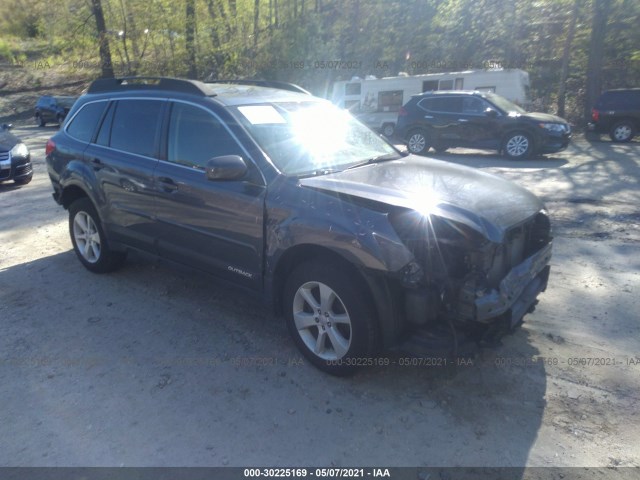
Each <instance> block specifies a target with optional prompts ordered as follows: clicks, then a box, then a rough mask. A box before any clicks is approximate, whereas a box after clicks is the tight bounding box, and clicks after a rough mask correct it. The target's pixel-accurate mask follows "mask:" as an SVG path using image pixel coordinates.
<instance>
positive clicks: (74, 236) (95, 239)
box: [69, 198, 126, 273]
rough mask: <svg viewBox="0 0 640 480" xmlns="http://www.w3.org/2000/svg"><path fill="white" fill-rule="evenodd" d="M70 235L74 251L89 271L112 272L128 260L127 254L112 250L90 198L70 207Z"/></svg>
mask: <svg viewBox="0 0 640 480" xmlns="http://www.w3.org/2000/svg"><path fill="white" fill-rule="evenodd" d="M69 233H70V235H71V242H72V243H73V249H74V251H75V252H76V255H77V256H78V259H79V260H80V262H81V263H82V265H84V267H85V268H86V269H87V270H90V271H92V272H94V273H107V272H112V271H114V270H116V269H117V268H119V267H120V266H121V265H122V263H123V262H124V260H125V258H126V252H117V251H113V250H111V248H110V247H109V242H108V241H107V237H106V236H105V234H104V230H103V229H102V224H101V223H100V217H99V216H98V213H97V212H96V209H95V207H94V206H93V203H91V200H89V199H88V198H80V199H78V200H76V201H75V202H73V203H72V204H71V206H70V207H69Z"/></svg>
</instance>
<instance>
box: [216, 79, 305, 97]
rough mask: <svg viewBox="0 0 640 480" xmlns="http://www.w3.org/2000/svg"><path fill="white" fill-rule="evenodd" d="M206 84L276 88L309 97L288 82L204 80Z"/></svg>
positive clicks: (298, 87)
mask: <svg viewBox="0 0 640 480" xmlns="http://www.w3.org/2000/svg"><path fill="white" fill-rule="evenodd" d="M206 83H228V84H231V85H253V86H255V87H267V88H276V89H278V90H288V91H290V92H297V93H304V94H306V95H311V93H310V92H308V91H307V90H305V89H304V88H302V87H301V86H300V85H296V84H295V83H289V82H281V81H279V80H206Z"/></svg>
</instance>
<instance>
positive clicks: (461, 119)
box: [458, 118, 469, 122]
mask: <svg viewBox="0 0 640 480" xmlns="http://www.w3.org/2000/svg"><path fill="white" fill-rule="evenodd" d="M458 121H459V122H468V121H469V120H468V119H466V118H459V119H458Z"/></svg>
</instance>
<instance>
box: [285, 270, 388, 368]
mask: <svg viewBox="0 0 640 480" xmlns="http://www.w3.org/2000/svg"><path fill="white" fill-rule="evenodd" d="M353 280H354V279H350V278H349V277H348V276H345V275H344V269H341V268H340V266H338V265H333V264H331V263H327V264H321V263H315V262H314V263H305V264H302V265H300V266H298V267H297V268H296V269H294V271H293V272H292V273H291V275H290V276H289V279H288V281H287V284H286V286H285V291H284V302H285V303H284V305H285V309H286V310H285V313H286V320H287V327H288V329H289V333H290V334H291V336H292V337H293V340H294V342H295V343H296V345H297V347H298V348H299V349H300V351H301V352H302V354H303V355H304V356H305V357H306V358H307V359H308V360H309V361H310V362H311V363H313V364H314V365H315V366H316V367H318V368H319V369H320V370H323V371H325V372H327V373H330V374H332V375H348V374H351V373H353V372H354V371H355V369H356V366H357V364H358V360H362V359H366V358H370V357H371V356H372V355H374V354H375V351H376V346H377V338H378V332H377V326H376V324H375V321H374V313H373V308H372V305H371V303H370V302H369V300H368V297H369V295H367V294H366V292H364V291H362V289H361V288H359V284H358V283H357V282H354V281H353ZM360 364H362V362H361V361H360Z"/></svg>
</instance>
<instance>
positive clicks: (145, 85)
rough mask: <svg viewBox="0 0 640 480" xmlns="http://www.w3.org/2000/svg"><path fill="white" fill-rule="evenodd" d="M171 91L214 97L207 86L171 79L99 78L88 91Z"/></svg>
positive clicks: (192, 81) (196, 82)
mask: <svg viewBox="0 0 640 480" xmlns="http://www.w3.org/2000/svg"><path fill="white" fill-rule="evenodd" d="M125 89H126V90H150V89H153V90H171V91H173V92H181V93H191V94H195V95H204V96H214V95H215V93H214V92H212V91H210V90H209V89H208V88H207V86H206V85H205V84H204V83H202V82H198V81H195V80H185V79H181V78H169V77H122V78H99V79H98V80H95V81H94V82H93V83H92V84H91V85H90V86H89V89H88V90H87V93H105V92H117V91H121V90H125Z"/></svg>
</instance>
